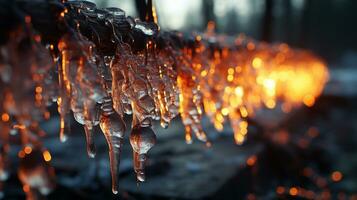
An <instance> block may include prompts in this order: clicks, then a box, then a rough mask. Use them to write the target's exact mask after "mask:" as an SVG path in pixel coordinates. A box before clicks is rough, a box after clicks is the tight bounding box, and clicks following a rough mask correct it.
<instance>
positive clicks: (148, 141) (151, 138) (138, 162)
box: [130, 125, 156, 182]
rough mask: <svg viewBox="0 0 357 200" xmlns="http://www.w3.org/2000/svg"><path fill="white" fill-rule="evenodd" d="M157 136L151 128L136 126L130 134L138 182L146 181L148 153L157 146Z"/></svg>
mask: <svg viewBox="0 0 357 200" xmlns="http://www.w3.org/2000/svg"><path fill="white" fill-rule="evenodd" d="M155 143H156V135H155V133H154V131H153V130H152V129H151V127H141V126H138V125H137V126H134V127H133V129H132V130H131V134H130V144H131V147H132V148H133V161H134V171H135V173H136V178H137V180H138V181H140V182H143V181H145V162H146V160H147V153H148V151H149V150H150V149H151V148H152V147H153V146H154V145H155Z"/></svg>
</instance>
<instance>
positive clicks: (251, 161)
mask: <svg viewBox="0 0 357 200" xmlns="http://www.w3.org/2000/svg"><path fill="white" fill-rule="evenodd" d="M256 162H257V156H256V155H253V156H250V157H249V158H248V159H247V165H248V166H253V165H254V164H255V163H256Z"/></svg>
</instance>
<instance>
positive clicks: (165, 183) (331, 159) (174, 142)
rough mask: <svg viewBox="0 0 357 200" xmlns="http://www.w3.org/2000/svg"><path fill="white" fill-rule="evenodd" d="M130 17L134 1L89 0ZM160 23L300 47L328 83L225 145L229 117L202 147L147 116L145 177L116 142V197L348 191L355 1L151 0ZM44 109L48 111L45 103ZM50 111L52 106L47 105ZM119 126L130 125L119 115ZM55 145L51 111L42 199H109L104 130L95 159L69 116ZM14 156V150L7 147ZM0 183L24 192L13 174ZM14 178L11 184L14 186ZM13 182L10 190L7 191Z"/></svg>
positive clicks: (334, 194) (178, 127) (356, 64)
mask: <svg viewBox="0 0 357 200" xmlns="http://www.w3.org/2000/svg"><path fill="white" fill-rule="evenodd" d="M92 1H93V2H95V3H96V4H97V7H119V8H122V9H123V10H124V11H125V12H126V14H127V15H130V16H133V17H138V18H140V15H139V13H140V9H142V8H141V6H140V5H141V3H140V2H141V0H136V1H134V0H92ZM153 2H154V5H155V7H156V11H157V14H158V19H159V25H160V27H161V29H162V30H178V31H183V32H188V33H190V32H194V31H195V32H203V31H204V30H205V28H206V25H207V23H208V22H209V21H214V22H215V23H216V31H217V32H218V33H222V34H228V35H237V34H239V33H245V34H246V35H248V36H250V37H253V38H254V39H256V40H264V41H267V42H272V43H274V42H284V43H287V44H289V45H291V46H292V47H295V48H304V49H309V50H311V51H313V52H314V53H316V54H317V55H319V56H321V57H322V58H323V59H324V60H325V61H326V62H327V64H328V68H329V70H330V81H329V83H328V84H327V85H326V88H325V90H324V92H323V94H322V96H321V97H320V98H319V99H318V100H317V101H316V104H315V106H314V107H312V108H307V107H301V108H300V109H297V110H294V111H293V112H291V113H290V114H282V112H279V111H276V110H273V111H267V110H263V111H261V113H260V116H264V117H262V118H259V116H258V117H257V118H255V119H250V121H249V124H250V126H249V133H248V138H247V141H246V142H245V143H244V144H243V145H241V146H238V145H235V144H234V140H233V136H232V130H231V129H230V128H229V125H228V126H227V127H225V129H224V131H223V132H222V133H217V132H216V131H215V129H214V128H213V126H212V125H211V124H210V123H209V120H208V119H206V118H204V119H203V122H202V124H203V127H204V130H205V131H206V132H207V133H208V135H209V137H210V138H211V139H212V141H213V143H212V147H211V148H207V147H206V146H205V145H204V144H202V143H199V142H194V143H193V144H191V145H187V144H186V143H185V141H184V128H183V126H182V124H181V121H180V119H179V118H177V119H175V120H174V122H173V123H172V124H171V125H170V127H169V129H167V130H163V129H162V128H160V127H159V125H158V124H156V128H155V131H156V132H157V135H158V142H157V145H156V146H155V147H154V148H153V149H152V150H151V151H150V153H149V157H150V160H149V162H148V167H147V169H146V171H147V181H146V182H144V183H140V184H137V182H136V180H135V175H134V171H133V170H132V158H131V157H132V152H131V147H130V145H129V141H126V142H125V147H124V150H123V154H122V158H121V166H120V177H119V181H120V183H119V187H120V198H121V199H155V200H157V199H187V200H188V199H250V200H251V199H264V200H265V199H341V200H342V199H357V171H356V168H357V112H356V111H357V98H356V97H357V89H356V84H357V71H356V70H357V26H356V21H357V12H356V10H357V1H355V0H175V1H168V0H154V1H153ZM55 109H56V108H54V109H53V110H55ZM52 114H53V116H55V115H56V113H55V111H54V113H52ZM126 121H128V124H130V121H129V118H128V120H126ZM72 124H73V125H72V134H71V136H70V138H69V140H68V141H67V142H66V143H64V144H62V143H60V142H59V139H58V130H59V118H58V117H53V118H52V119H51V120H49V121H47V122H45V123H44V124H42V126H43V128H44V129H45V130H46V132H47V133H48V136H47V138H46V140H45V146H46V147H48V148H49V149H50V150H51V153H52V161H51V162H52V165H53V166H54V167H55V170H56V174H57V183H58V184H57V189H56V190H55V191H54V192H53V193H51V194H50V196H49V197H48V198H49V199H111V198H113V199H114V198H117V196H113V195H112V193H111V190H110V174H109V165H108V163H109V161H108V156H107V146H106V143H105V141H104V137H103V136H102V134H100V131H99V130H98V131H97V132H98V133H97V134H96V144H97V151H98V153H97V157H96V158H95V159H90V158H88V157H87V154H86V149H85V138H84V132H83V130H82V129H83V128H82V127H81V126H80V125H78V124H76V123H72ZM15 156H16V155H15ZM11 180H12V182H11V181H10V182H9V183H8V185H6V186H5V187H7V188H8V191H10V192H9V196H8V197H9V198H10V199H17V198H24V196H23V194H22V193H21V192H16V191H21V188H17V185H20V184H18V182H17V180H16V175H14V176H12V178H11ZM15 185H16V186H15ZM16 188H17V189H16ZM5 191H6V189H5Z"/></svg>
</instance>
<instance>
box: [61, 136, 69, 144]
mask: <svg viewBox="0 0 357 200" xmlns="http://www.w3.org/2000/svg"><path fill="white" fill-rule="evenodd" d="M67 139H68V137H67V136H65V135H61V136H60V141H61V142H62V143H64V142H66V141H67Z"/></svg>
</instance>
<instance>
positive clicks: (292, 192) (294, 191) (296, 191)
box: [289, 187, 299, 196]
mask: <svg viewBox="0 0 357 200" xmlns="http://www.w3.org/2000/svg"><path fill="white" fill-rule="evenodd" d="M298 192H299V190H298V189H297V188H296V187H291V188H290V190H289V194H290V195H291V196H296V195H297V194H298Z"/></svg>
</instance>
